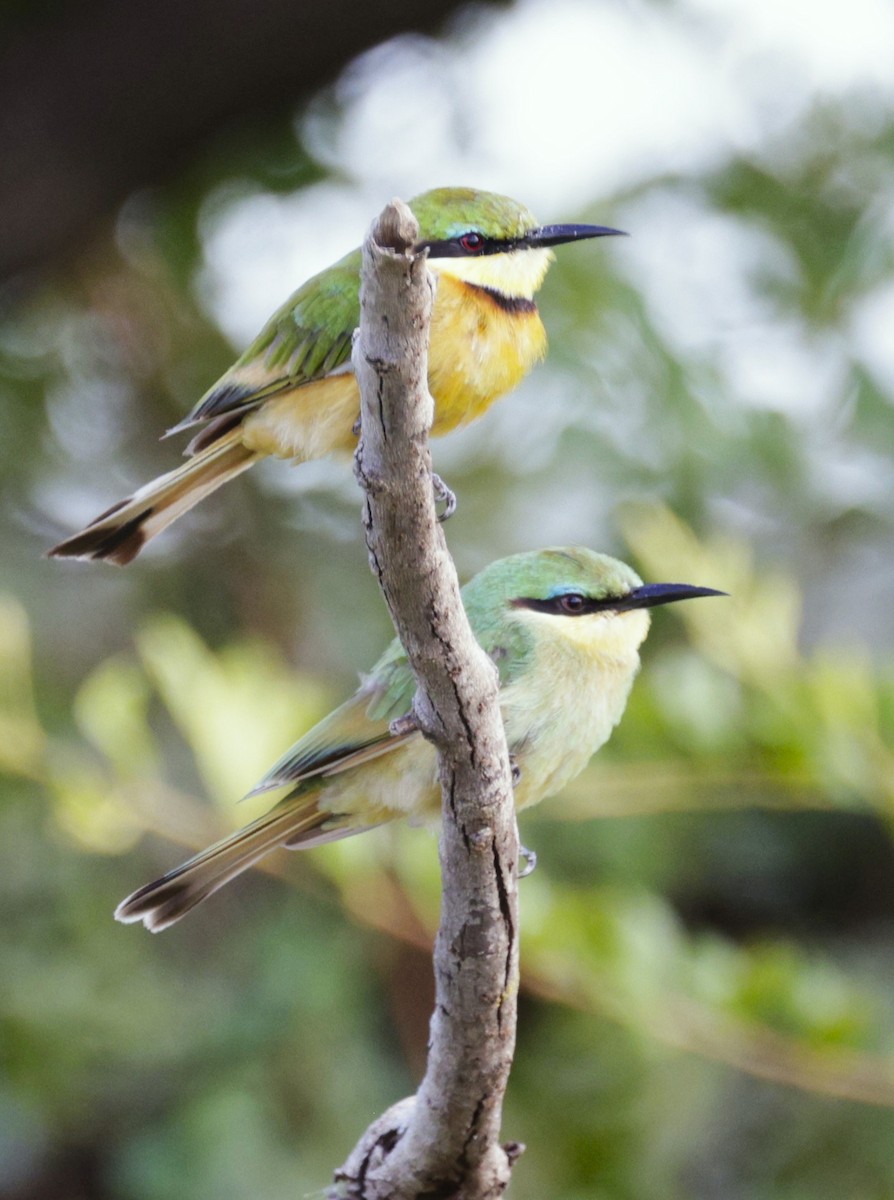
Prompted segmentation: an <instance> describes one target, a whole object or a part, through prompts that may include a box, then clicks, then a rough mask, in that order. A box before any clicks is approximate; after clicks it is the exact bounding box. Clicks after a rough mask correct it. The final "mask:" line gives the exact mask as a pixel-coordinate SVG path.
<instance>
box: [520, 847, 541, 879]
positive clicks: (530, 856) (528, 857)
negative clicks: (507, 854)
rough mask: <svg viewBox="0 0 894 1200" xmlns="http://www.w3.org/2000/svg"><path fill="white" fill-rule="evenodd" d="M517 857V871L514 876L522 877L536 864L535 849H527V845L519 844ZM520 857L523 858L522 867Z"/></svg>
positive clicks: (532, 869) (529, 872)
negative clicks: (523, 864) (523, 863)
mask: <svg viewBox="0 0 894 1200" xmlns="http://www.w3.org/2000/svg"><path fill="white" fill-rule="evenodd" d="M518 857H519V872H518V875H517V876H516V878H517V879H524V878H525V877H526V876H527V875H530V874H531V873H532V872H533V871H534V869H535V868H536V866H537V851H536V850H529V849H528V848H527V846H519V848H518ZM521 859H524V860H525V866H524V867H523V868H522V867H521Z"/></svg>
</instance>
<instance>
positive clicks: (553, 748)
mask: <svg viewBox="0 0 894 1200" xmlns="http://www.w3.org/2000/svg"><path fill="white" fill-rule="evenodd" d="M637 665H638V658H636V657H635V656H634V657H633V658H631V657H630V656H629V655H628V654H621V655H618V656H612V655H605V654H603V655H600V657H599V658H598V660H597V659H595V658H593V657H591V656H589V655H582V654H580V653H579V652H578V653H569V652H568V650H567V649H566V648H561V647H560V648H556V647H551V648H548V649H544V650H542V651H541V652H540V653H539V654H538V656H537V660H536V661H535V663H534V665H533V669H532V671H531V673H530V676H529V677H528V678H527V679H525V680H524V681H523V682H519V683H515V684H512V685H511V686H510V687H509V688H507V689H506V690H505V692H504V705H503V716H504V721H505V724H506V735H507V740H508V742H509V745H510V750H511V752H513V753H514V754H515V757H516V760H517V764H518V767H519V770H520V777H519V782H518V785H517V787H516V791H515V797H516V806H517V807H518V808H520V809H521V808H525V807H527V806H528V805H531V804H536V803H538V802H539V801H540V800H542V799H544V797H546V796H549V795H553V794H554V793H556V792H558V791H560V790H561V789H562V788H563V787H564V786H565V784H567V783H569V782H570V781H571V780H572V779H574V777H575V776H576V775H578V774H579V773H580V772H581V771H582V770H583V769H584V767H585V766H586V765H587V763H588V762H589V760H590V758H591V757H592V756H593V755H594V754H595V753H596V751H597V750H598V749H599V748H600V746H602V745H604V743H605V742H606V741H608V739H609V737H610V735H611V732H612V729H613V728H614V727H615V725H616V724H617V723H618V721H619V720H620V719H621V715H622V713H623V711H624V706H625V704H626V703H627V697H628V695H629V693H630V688H631V686H632V683H633V679H634V676H635V674H636V668H637Z"/></svg>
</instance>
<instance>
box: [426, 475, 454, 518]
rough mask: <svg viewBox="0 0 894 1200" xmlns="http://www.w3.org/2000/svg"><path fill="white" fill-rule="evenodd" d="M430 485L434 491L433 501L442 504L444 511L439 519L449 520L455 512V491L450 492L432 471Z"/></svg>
mask: <svg viewBox="0 0 894 1200" xmlns="http://www.w3.org/2000/svg"><path fill="white" fill-rule="evenodd" d="M431 485H432V489H433V491H434V493H435V503H436V504H441V503H443V505H444V511H443V512H442V513H441V514H440V515H439V517H438V520H439V521H449V520H450V518H451V517H452V516H453V514H454V513H455V512H456V493H455V492H452V491H451V490H450V488H449V487H448V486H447V484H446V483H445V482H444V480H443V479H442V478H441V476H440V475H436V474H435V473H434V471H432V476H431Z"/></svg>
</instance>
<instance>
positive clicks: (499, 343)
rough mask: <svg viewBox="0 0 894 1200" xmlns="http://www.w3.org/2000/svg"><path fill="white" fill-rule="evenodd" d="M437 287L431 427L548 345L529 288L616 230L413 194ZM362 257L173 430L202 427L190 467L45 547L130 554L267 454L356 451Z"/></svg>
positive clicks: (68, 552)
mask: <svg viewBox="0 0 894 1200" xmlns="http://www.w3.org/2000/svg"><path fill="white" fill-rule="evenodd" d="M409 207H410V208H411V210H412V212H413V214H414V216H415V217H416V220H417V222H418V224H419V231H420V233H419V241H418V243H417V245H416V246H415V250H417V251H420V252H421V251H427V254H428V266H429V268H430V270H431V272H432V275H433V277H434V280H435V283H436V292H435V298H434V304H433V309H432V317H431V333H430V346H429V373H428V381H429V390H430V391H431V394H432V396H433V398H434V401H435V416H434V424H433V427H432V433H433V434H435V435H440V434H444V433H448V432H450V431H451V430H453V429H456V428H457V427H459V426H462V425H465V424H467V423H468V422H470V421H473V420H475V419H476V418H477V417H479V416H481V415H482V414H483V413H484V412H485V411H486V410H487V409H488V408H489V407H490V405H491V404H492V403H493V402H494V401H495V400H496V399H498V398H499V397H500V396H502V395H503V394H504V393H506V392H508V391H510V390H511V389H512V388H514V387H515V386H516V384H518V383H519V381H520V380H521V379H522V378H523V377H524V376H525V375H526V374H527V373H528V371H530V369H531V368H532V367H533V366H534V364H535V363H536V362H537V361H538V360H539V359H541V358H543V356H544V354H545V353H546V332H545V330H544V327H543V324H542V322H541V320H540V316H539V313H538V311H537V306H536V304H535V302H534V294H535V292H536V291H537V290H538V288H539V287H540V285H541V283H542V282H543V279H544V276H545V275H546V272H547V270H548V268H549V265H550V263H551V262H552V260H553V257H554V255H553V252H552V249H551V247H553V246H557V245H560V244H562V243H564V242H575V241H582V240H584V239H586V238H597V237H609V236H615V235H621V234H622V231H621V230H618V229H611V228H609V227H607V226H603V225H539V224H538V223H537V222H536V221H535V220H534V217H533V216H532V215H531V213H530V212H529V211H528V209H527V208H525V207H524V205H522V204H519V203H518V202H517V201H515V200H511V199H510V198H509V197H507V196H500V195H497V194H495V193H492V192H483V191H477V190H475V189H473V188H457V187H454V188H436V189H434V190H433V191H429V192H426V193H424V194H423V195H421V196H417V197H416V198H415V199H414V200H411V201H410V205H409ZM360 265H361V252H360V250H359V249H357V250H354V251H352V252H351V253H350V254H348V255H346V256H345V257H344V258H342V259H340V260H339V261H338V262H336V263H335V264H333V265H332V266H330V267H328V268H327V269H326V270H324V271H322V272H320V274H318V275H315V276H313V278H311V279H309V280H308V281H307V282H306V283H304V284H303V285H302V286H301V287H299V288H298V290H297V291H296V292H294V293H293V294H292V295H291V296H290V297H289V299H288V300H287V301H286V302H285V304H283V305H282V307H281V308H279V309H278V310H277V311H276V312H275V313H274V314H273V316H272V317H271V318H270V320H269V321H268V322H267V324H266V325H265V326H264V328H263V329H262V330H261V332H260V333H259V334H258V336H257V337H256V338H255V340H254V341H253V342H252V343H251V344H250V345H249V346H248V348H247V349H246V350H245V352H244V353H243V354H242V355H241V357H240V358H239V359H237V361H236V362H235V363H234V364H233V366H232V367H230V369H229V370H228V371H226V372H225V373H224V375H222V376H221V378H220V379H219V380H218V381H217V382H216V383H215V384H214V385H213V386H212V387H211V388H210V389H209V390H208V391H207V392H206V393H205V395H204V396H202V398H201V399H200V400H199V402H198V403H197V404H196V405H195V406H194V408H193V409H192V410H191V411H190V412H189V414H188V415H187V416H186V417H185V418H184V419H183V420H182V421H180V422H179V423H178V424H176V425H175V426H173V428H172V429H170V430H168V431H167V434H165V436H170V435H171V434H175V433H179V432H181V431H184V430H191V431H193V432H194V436H193V438H192V440H191V441H190V442H189V444H188V445H187V447H186V449H185V451H184V454H185V455H186V457H187V461H186V463H185V464H183V465H182V466H180V467H178V468H176V469H175V470H173V471H169V472H168V473H167V474H165V475H161V476H159V478H157V479H155V480H153V481H152V482H150V483H147V484H146V485H145V486H143V487H141V488H139V490H138V491H136V492H134V494H133V495H132V496H129V497H128V498H127V499H125V500H122V501H120V502H119V503H117V504H115V505H113V506H112V507H111V508H109V509H107V510H106V511H105V512H103V513H101V514H100V515H99V516H98V517H96V518H95V519H94V520H93V521H92V522H91V523H90V524H89V525H88V526H86V528H84V529H83V530H81V532H79V533H76V534H73V535H72V536H71V537H68V538H66V539H65V540H64V541H62V542H60V543H59V544H58V545H56V546H54V547H52V549H50V550H49V551H48V552H47V553H48V555H49V556H50V557H54V558H79V559H87V560H89V559H101V560H105V561H107V562H111V563H115V564H117V565H119V566H124V565H125V564H127V563H129V562H131V561H132V560H133V559H134V558H135V557H136V556H137V555H138V554H139V552H140V551H141V550H142V548H143V547H144V546H145V545H146V543H147V542H148V541H149V540H150V539H151V538H153V537H155V536H156V534H158V533H161V531H162V530H163V529H165V528H166V527H167V526H168V525H170V524H171V522H172V521H175V520H176V519H177V518H178V517H180V516H182V514H183V513H185V512H187V511H188V510H189V509H191V508H192V507H193V505H195V504H197V503H198V502H199V501H200V500H202V499H204V497H205V496H207V495H209V494H210V493H211V492H213V491H215V490H216V489H217V488H219V487H220V486H221V485H222V484H224V483H226V482H227V481H228V480H230V479H234V478H235V477H236V476H237V475H240V474H241V473H242V472H243V471H245V470H247V469H248V468H249V467H251V466H252V465H253V464H254V463H256V462H257V461H258V460H259V459H262V458H265V457H267V456H268V455H273V456H276V457H278V458H283V459H288V460H291V461H292V462H293V463H296V464H297V463H301V462H307V461H308V460H310V459H315V458H321V457H323V456H324V455H326V454H329V453H330V452H332V451H350V450H352V449H353V447H354V445H355V442H356V436H357V429H358V426H359V415H360V397H359V391H358V387H357V381H356V379H355V377H354V372H353V369H352V366H351V341H352V335H353V332H354V330H355V329H356V327H357V325H358V324H359V321H360Z"/></svg>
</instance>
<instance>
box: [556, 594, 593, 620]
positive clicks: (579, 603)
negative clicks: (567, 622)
mask: <svg viewBox="0 0 894 1200" xmlns="http://www.w3.org/2000/svg"><path fill="white" fill-rule="evenodd" d="M586 604H587V600H586V597H585V596H581V595H580V594H579V593H578V592H569V593H568V595H567V596H560V597H559V607H560V608H561V610H562V612H564V613H568V614H569V616H572V617H576V616H577V615H578V613H582V612H583V611H584V608H585V607H586Z"/></svg>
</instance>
